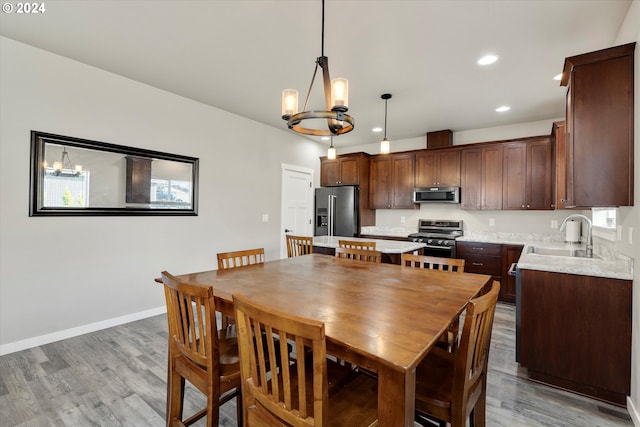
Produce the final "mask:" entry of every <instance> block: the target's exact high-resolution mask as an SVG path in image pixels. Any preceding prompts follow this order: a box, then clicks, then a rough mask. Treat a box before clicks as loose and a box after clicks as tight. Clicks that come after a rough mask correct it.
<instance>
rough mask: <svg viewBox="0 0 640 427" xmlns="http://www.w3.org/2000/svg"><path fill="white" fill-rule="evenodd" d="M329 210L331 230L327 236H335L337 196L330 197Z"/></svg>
mask: <svg viewBox="0 0 640 427" xmlns="http://www.w3.org/2000/svg"><path fill="white" fill-rule="evenodd" d="M328 197H329V209H328V217H329V230H328V233H327V235H328V236H333V220H334V215H335V199H336V196H334V195H329V196H328Z"/></svg>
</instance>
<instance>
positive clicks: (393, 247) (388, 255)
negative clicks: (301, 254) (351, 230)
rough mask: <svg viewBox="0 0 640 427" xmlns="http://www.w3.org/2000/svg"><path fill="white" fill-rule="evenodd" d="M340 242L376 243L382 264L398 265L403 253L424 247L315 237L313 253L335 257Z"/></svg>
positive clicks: (421, 244) (372, 240)
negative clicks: (380, 253)
mask: <svg viewBox="0 0 640 427" xmlns="http://www.w3.org/2000/svg"><path fill="white" fill-rule="evenodd" d="M340 240H353V241H361V242H376V250H378V251H380V252H382V262H386V263H389V264H400V256H401V254H403V253H413V252H415V251H420V250H421V249H422V248H424V247H426V246H427V245H426V244H425V243H419V242H409V241H398V240H384V239H362V238H359V237H345V236H315V237H314V238H313V252H314V253H320V254H326V255H335V249H336V248H337V247H338V241H340Z"/></svg>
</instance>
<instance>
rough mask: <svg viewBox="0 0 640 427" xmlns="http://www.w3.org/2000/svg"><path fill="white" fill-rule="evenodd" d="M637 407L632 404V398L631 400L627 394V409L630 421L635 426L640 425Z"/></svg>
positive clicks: (639, 413)
mask: <svg viewBox="0 0 640 427" xmlns="http://www.w3.org/2000/svg"><path fill="white" fill-rule="evenodd" d="M638 409H639V408H636V407H635V406H633V400H631V396H627V411H629V415H630V416H631V421H632V422H633V425H634V426H636V427H640V412H638Z"/></svg>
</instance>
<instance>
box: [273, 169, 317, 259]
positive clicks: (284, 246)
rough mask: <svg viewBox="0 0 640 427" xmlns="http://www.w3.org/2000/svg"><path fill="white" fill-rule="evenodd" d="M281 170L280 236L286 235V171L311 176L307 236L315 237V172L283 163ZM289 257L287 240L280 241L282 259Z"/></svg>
mask: <svg viewBox="0 0 640 427" xmlns="http://www.w3.org/2000/svg"><path fill="white" fill-rule="evenodd" d="M280 168H281V183H280V232H279V234H278V235H279V236H283V235H284V217H285V209H286V206H285V200H286V199H285V174H286V171H293V172H299V173H303V174H306V175H308V176H309V178H310V181H311V191H309V197H308V199H307V207H308V208H309V209H308V212H309V213H310V216H309V221H307V224H306V230H305V233H304V234H305V235H309V236H313V231H314V228H313V214H314V213H313V204H314V197H313V196H314V193H315V180H314V178H315V172H316V171H315V170H313V169H311V168H306V167H304V166H297V165H291V164H288V163H282V164H281V165H280ZM286 257H287V239H286V238H281V239H280V258H286Z"/></svg>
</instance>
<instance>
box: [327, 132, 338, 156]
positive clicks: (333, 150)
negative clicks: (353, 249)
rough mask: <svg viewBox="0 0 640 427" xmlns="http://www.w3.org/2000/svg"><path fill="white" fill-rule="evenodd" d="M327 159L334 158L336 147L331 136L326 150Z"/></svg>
mask: <svg viewBox="0 0 640 427" xmlns="http://www.w3.org/2000/svg"><path fill="white" fill-rule="evenodd" d="M327 159H329V160H335V159H336V148H335V147H334V146H333V137H331V145H329V149H328V150H327Z"/></svg>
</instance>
